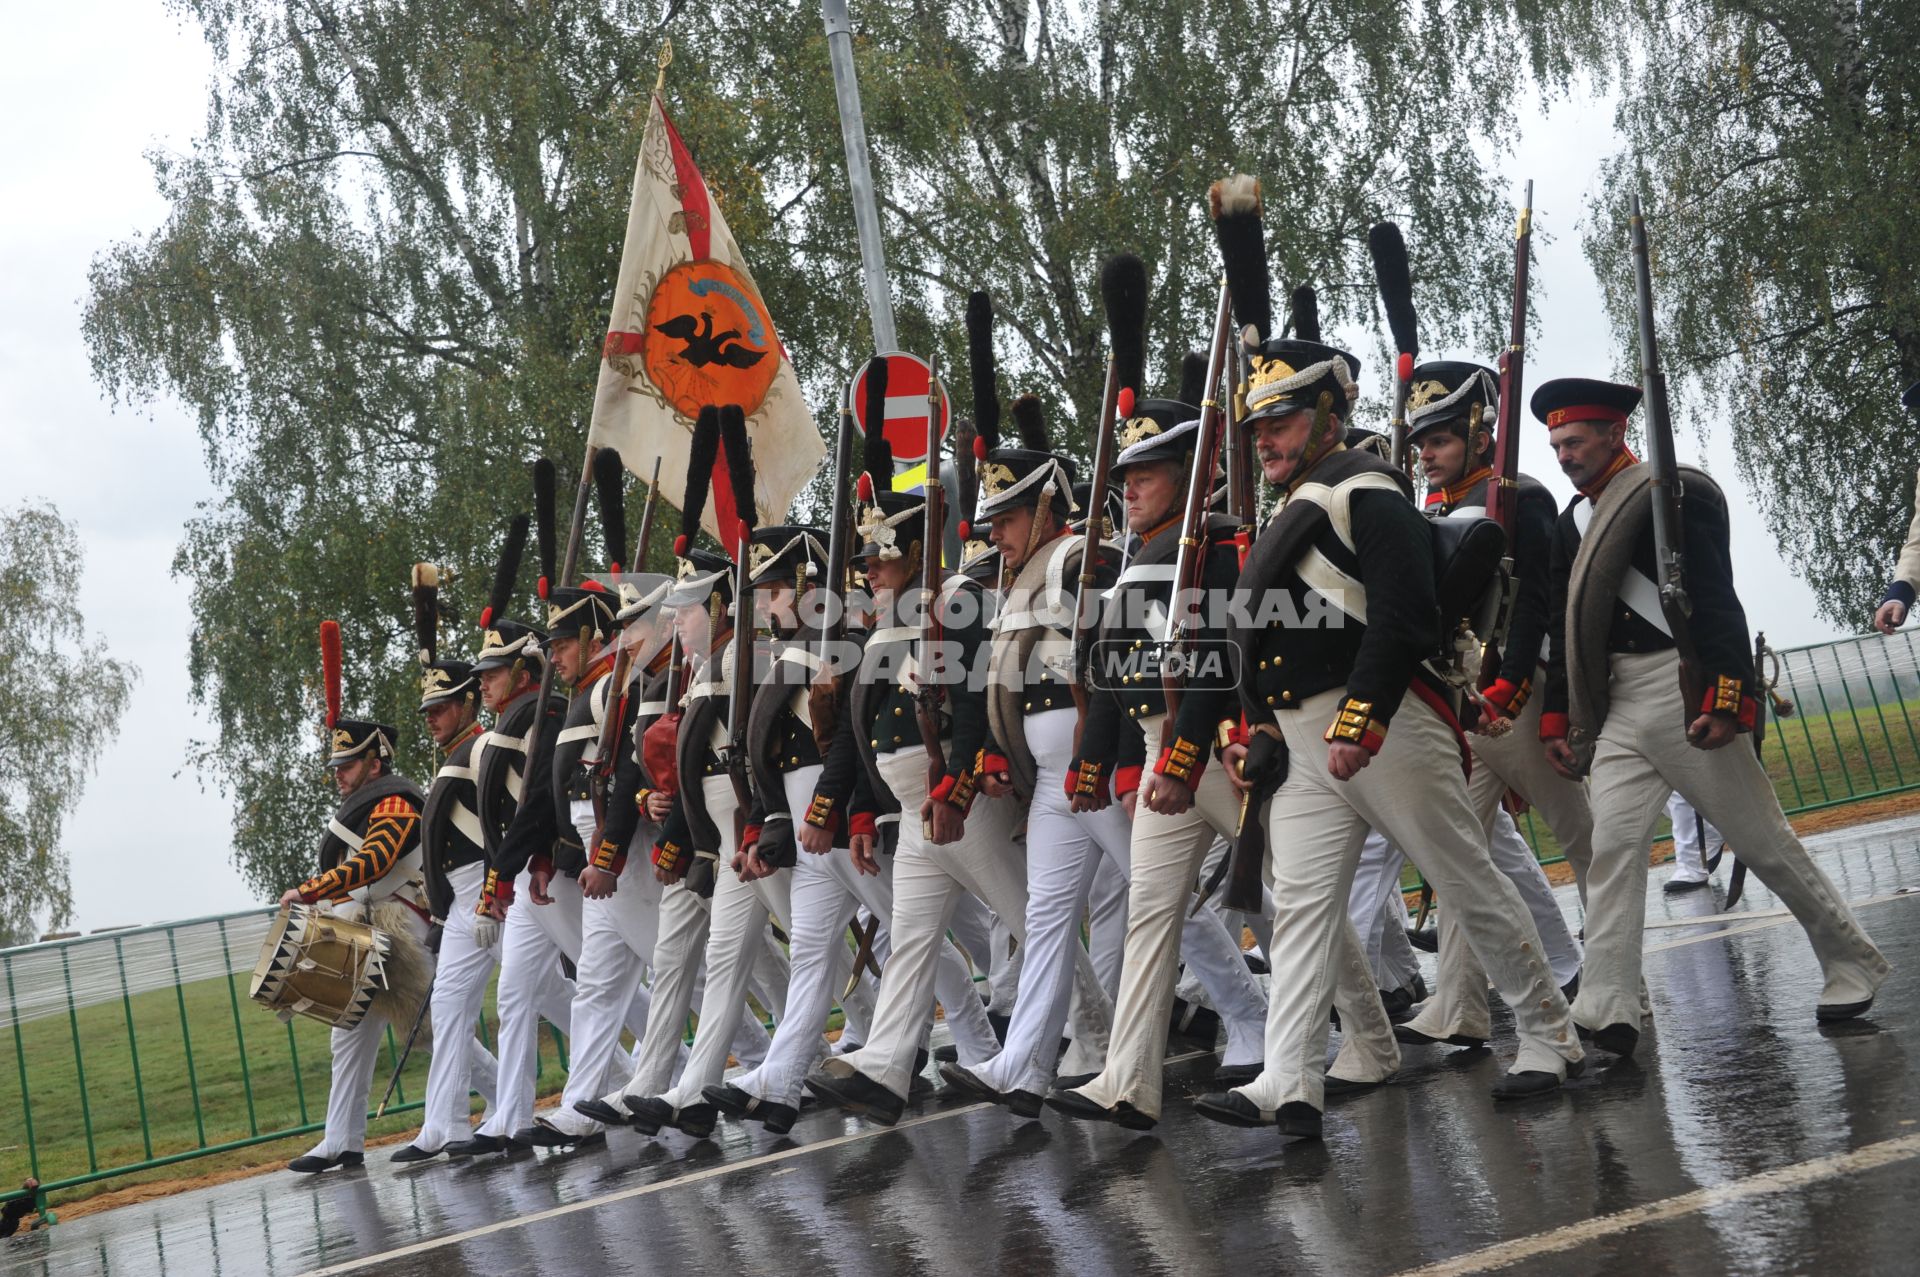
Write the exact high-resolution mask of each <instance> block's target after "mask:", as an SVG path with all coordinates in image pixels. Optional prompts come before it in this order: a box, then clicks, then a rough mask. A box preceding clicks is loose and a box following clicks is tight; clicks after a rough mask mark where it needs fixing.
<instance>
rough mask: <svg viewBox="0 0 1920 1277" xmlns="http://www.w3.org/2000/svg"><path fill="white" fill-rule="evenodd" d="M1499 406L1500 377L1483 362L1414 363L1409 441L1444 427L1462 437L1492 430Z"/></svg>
mask: <svg viewBox="0 0 1920 1277" xmlns="http://www.w3.org/2000/svg"><path fill="white" fill-rule="evenodd" d="M1499 405H1500V379H1499V377H1498V376H1496V375H1495V374H1494V371H1493V369H1491V368H1488V367H1486V366H1485V365H1484V364H1474V363H1467V362H1464V361H1461V360H1455V359H1435V360H1431V361H1429V362H1427V363H1424V364H1419V365H1417V366H1415V368H1414V370H1413V377H1412V379H1411V388H1410V389H1409V390H1408V392H1407V442H1409V443H1418V442H1419V441H1420V437H1421V436H1422V435H1425V434H1427V433H1429V432H1431V431H1434V430H1440V429H1444V430H1446V431H1447V432H1448V433H1450V434H1454V435H1458V436H1459V437H1460V438H1462V439H1467V440H1468V442H1469V443H1471V442H1472V440H1471V439H1470V438H1469V435H1470V434H1471V433H1472V432H1473V431H1475V430H1477V429H1481V428H1485V429H1486V430H1488V431H1489V432H1491V430H1492V428H1493V417H1494V413H1495V411H1496V410H1497V409H1498V408H1499Z"/></svg>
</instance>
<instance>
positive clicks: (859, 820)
mask: <svg viewBox="0 0 1920 1277" xmlns="http://www.w3.org/2000/svg"><path fill="white" fill-rule="evenodd" d="M847 834H848V836H849V837H851V836H852V835H854V834H865V835H866V836H867V837H869V838H877V837H879V835H880V829H879V826H877V825H876V824H875V823H874V819H873V813H872V812H870V811H856V812H854V813H853V820H852V822H851V823H850V824H849V826H848V828H847Z"/></svg>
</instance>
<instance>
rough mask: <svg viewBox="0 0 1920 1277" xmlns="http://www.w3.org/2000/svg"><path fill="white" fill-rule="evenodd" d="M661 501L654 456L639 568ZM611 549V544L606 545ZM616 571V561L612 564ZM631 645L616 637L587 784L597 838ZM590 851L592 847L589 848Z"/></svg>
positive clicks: (623, 713)
mask: <svg viewBox="0 0 1920 1277" xmlns="http://www.w3.org/2000/svg"><path fill="white" fill-rule="evenodd" d="M659 504H660V458H659V457H655V458H654V459H653V477H652V478H651V479H649V480H647V503H646V505H645V506H643V507H641V510H640V536H639V538H638V539H637V540H636V541H635V542H634V547H633V558H632V559H631V560H629V561H628V566H629V568H631V569H634V570H638V569H639V568H641V567H643V566H644V565H645V564H646V561H647V548H648V546H649V544H650V543H651V541H652V539H653V513H654V510H655V509H656V508H658V506H659ZM608 551H609V552H610V553H611V552H612V551H613V547H611V546H609V547H608ZM615 570H616V572H617V570H618V565H615ZM633 657H634V649H633V646H632V645H629V644H627V643H623V642H619V641H618V640H616V650H615V654H614V658H613V675H612V678H613V682H612V683H611V685H610V687H611V689H612V690H611V691H610V692H609V693H608V700H607V717H606V721H604V722H602V723H601V724H600V743H599V746H598V749H597V751H596V752H595V754H594V759H593V773H592V775H591V777H590V778H589V784H590V787H591V790H592V793H593V820H594V825H595V826H596V833H595V835H594V837H595V839H596V841H597V840H598V838H599V834H598V832H597V829H598V827H599V826H602V825H605V824H606V820H607V787H608V785H609V784H611V782H612V780H613V766H614V755H615V753H616V752H618V750H619V748H620V728H621V724H622V723H623V722H624V721H625V719H626V717H627V698H628V696H629V690H628V687H627V681H628V679H629V678H631V677H632V674H633ZM588 851H589V853H591V851H592V848H588Z"/></svg>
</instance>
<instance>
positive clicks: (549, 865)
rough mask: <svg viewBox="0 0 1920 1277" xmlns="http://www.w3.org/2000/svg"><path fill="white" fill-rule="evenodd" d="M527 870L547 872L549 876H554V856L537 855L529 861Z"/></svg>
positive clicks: (530, 871) (539, 872) (538, 872)
mask: <svg viewBox="0 0 1920 1277" xmlns="http://www.w3.org/2000/svg"><path fill="white" fill-rule="evenodd" d="M527 871H528V872H529V873H537V874H545V875H546V876H547V877H549V878H551V877H553V857H552V856H535V857H534V858H533V859H532V860H530V861H528V862H527Z"/></svg>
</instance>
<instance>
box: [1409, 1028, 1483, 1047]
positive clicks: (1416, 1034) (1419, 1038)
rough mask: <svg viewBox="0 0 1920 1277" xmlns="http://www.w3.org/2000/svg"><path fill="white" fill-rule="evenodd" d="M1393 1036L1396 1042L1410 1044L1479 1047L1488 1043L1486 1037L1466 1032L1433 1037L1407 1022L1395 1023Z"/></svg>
mask: <svg viewBox="0 0 1920 1277" xmlns="http://www.w3.org/2000/svg"><path fill="white" fill-rule="evenodd" d="M1393 1037H1394V1040H1395V1041H1396V1042H1404V1043H1406V1044H1407V1045H1408V1046H1464V1047H1475V1048H1477V1047H1483V1046H1485V1045H1486V1044H1487V1040H1486V1039H1485V1038H1476V1037H1470V1036H1468V1035H1467V1034H1465V1033H1454V1034H1450V1035H1449V1036H1447V1037H1444V1038H1436V1037H1431V1036H1429V1035H1428V1034H1425V1033H1422V1032H1421V1031H1420V1030H1418V1029H1416V1028H1414V1027H1412V1026H1411V1025H1406V1024H1396V1025H1394V1026H1393Z"/></svg>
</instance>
